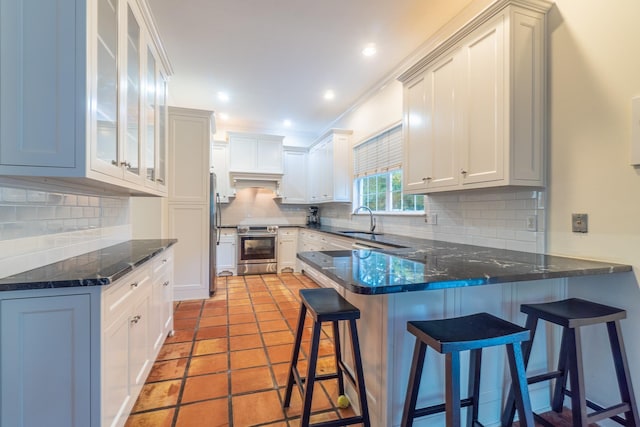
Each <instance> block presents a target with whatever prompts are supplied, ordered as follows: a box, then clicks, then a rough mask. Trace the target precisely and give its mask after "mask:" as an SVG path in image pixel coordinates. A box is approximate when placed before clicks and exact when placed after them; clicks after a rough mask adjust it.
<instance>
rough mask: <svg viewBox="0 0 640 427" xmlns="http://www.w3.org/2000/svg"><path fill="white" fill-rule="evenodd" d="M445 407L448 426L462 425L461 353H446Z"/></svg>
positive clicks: (456, 426) (457, 426) (458, 426)
mask: <svg viewBox="0 0 640 427" xmlns="http://www.w3.org/2000/svg"><path fill="white" fill-rule="evenodd" d="M445 366H446V368H445V376H446V378H445V408H446V412H447V414H446V420H447V427H460V353H459V352H457V351H454V352H452V353H447V354H446V355H445Z"/></svg>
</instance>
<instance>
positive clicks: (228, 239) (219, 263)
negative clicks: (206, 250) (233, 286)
mask: <svg viewBox="0 0 640 427" xmlns="http://www.w3.org/2000/svg"><path fill="white" fill-rule="evenodd" d="M237 240H238V236H237V233H236V230H234V229H229V228H226V229H222V230H221V231H220V244H219V245H218V246H217V247H216V275H218V276H235V275H237V274H238V266H237V261H236V251H237Z"/></svg>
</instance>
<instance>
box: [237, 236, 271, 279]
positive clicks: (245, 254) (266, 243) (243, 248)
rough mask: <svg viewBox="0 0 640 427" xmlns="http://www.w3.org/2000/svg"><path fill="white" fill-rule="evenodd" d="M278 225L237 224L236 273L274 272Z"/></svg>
mask: <svg viewBox="0 0 640 427" xmlns="http://www.w3.org/2000/svg"><path fill="white" fill-rule="evenodd" d="M277 247H278V227H277V226H275V225H269V226H247V225H239V226H238V275H242V274H264V273H276V272H277V266H276V255H277V254H276V250H277Z"/></svg>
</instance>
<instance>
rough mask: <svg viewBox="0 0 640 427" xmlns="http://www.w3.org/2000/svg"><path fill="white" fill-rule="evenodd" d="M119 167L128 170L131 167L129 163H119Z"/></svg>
mask: <svg viewBox="0 0 640 427" xmlns="http://www.w3.org/2000/svg"><path fill="white" fill-rule="evenodd" d="M120 166H124V167H126V168H130V167H131V163H129V162H120Z"/></svg>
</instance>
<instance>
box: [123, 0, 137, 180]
mask: <svg viewBox="0 0 640 427" xmlns="http://www.w3.org/2000/svg"><path fill="white" fill-rule="evenodd" d="M140 57H141V56H140V25H139V24H138V21H137V20H136V17H135V15H134V13H133V11H132V10H131V7H128V8H127V72H126V76H127V114H126V124H127V127H126V135H125V141H124V142H125V144H124V146H125V147H124V161H125V163H124V165H125V167H126V171H127V172H129V173H132V174H134V175H136V176H139V175H140V93H141V92H140Z"/></svg>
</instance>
